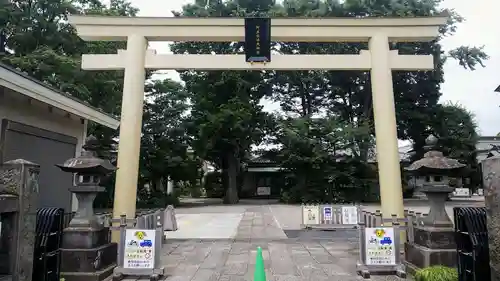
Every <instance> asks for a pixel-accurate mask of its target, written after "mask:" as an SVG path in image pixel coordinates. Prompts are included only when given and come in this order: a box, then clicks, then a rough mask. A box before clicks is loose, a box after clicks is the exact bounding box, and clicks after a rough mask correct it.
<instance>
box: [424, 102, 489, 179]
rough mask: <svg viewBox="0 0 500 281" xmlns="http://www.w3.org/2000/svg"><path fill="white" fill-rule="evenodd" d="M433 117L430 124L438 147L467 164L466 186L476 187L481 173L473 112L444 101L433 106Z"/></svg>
mask: <svg viewBox="0 0 500 281" xmlns="http://www.w3.org/2000/svg"><path fill="white" fill-rule="evenodd" d="M433 117H434V118H433V122H432V123H431V124H430V126H431V130H432V132H433V134H434V135H435V136H436V137H437V138H438V146H439V149H440V150H441V151H443V153H444V154H445V155H448V156H449V157H452V158H455V159H459V160H460V161H461V162H462V163H464V164H467V167H468V168H469V169H468V170H469V173H468V177H469V178H470V186H468V187H469V188H472V189H475V188H477V187H478V186H479V185H480V184H481V175H480V171H479V167H478V163H477V159H476V144H477V142H478V140H479V135H478V133H477V123H476V120H475V116H474V114H473V113H472V112H470V111H469V110H467V109H466V108H465V107H463V106H462V105H460V104H453V103H446V104H443V105H441V104H440V105H438V106H437V107H436V108H435V114H434V115H433Z"/></svg>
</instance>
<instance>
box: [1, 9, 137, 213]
mask: <svg viewBox="0 0 500 281" xmlns="http://www.w3.org/2000/svg"><path fill="white" fill-rule="evenodd" d="M137 12H138V10H137V9H136V8H134V7H133V6H131V4H130V3H129V2H128V1H125V0H111V1H110V5H109V6H106V5H104V4H103V3H101V2H100V1H98V0H69V1H66V0H40V1H32V0H10V1H2V6H1V7H0V27H2V31H3V33H4V34H5V48H6V52H5V53H0V61H2V62H4V63H7V64H9V65H11V66H13V67H15V68H18V69H20V70H22V71H23V72H25V73H27V74H28V75H30V76H32V77H34V78H36V79H38V80H40V81H42V82H44V83H46V84H48V85H50V86H53V87H55V88H58V89H60V90H61V91H63V92H65V93H67V94H69V95H72V96H74V97H76V98H79V99H81V100H83V101H85V102H88V103H89V104H90V105H92V106H94V107H97V108H101V109H102V110H104V111H106V112H108V113H111V114H114V115H119V114H120V110H121V109H120V108H121V106H120V105H121V97H122V85H123V72H118V71H99V72H92V71H84V70H82V69H81V55H82V54H86V53H105V54H106V53H116V52H117V50H118V49H125V47H126V45H125V43H124V42H84V41H82V40H81V39H80V38H79V37H78V36H77V35H76V33H75V31H74V29H73V28H72V26H71V25H69V23H68V15H71V14H77V15H80V14H95V15H115V16H135V15H136V14H137ZM90 125H91V126H90V127H89V134H93V135H95V136H96V137H97V138H98V139H99V140H100V143H101V145H102V149H103V150H108V149H110V148H111V146H112V144H113V138H114V137H115V136H116V135H117V133H118V132H117V131H115V130H110V129H107V128H104V127H103V126H97V125H96V124H90ZM105 154H108V153H105ZM107 187H108V189H107V194H101V195H100V197H101V199H102V200H100V202H101V203H102V204H101V206H105V205H108V204H110V203H111V202H112V198H113V192H114V191H113V190H114V186H113V181H112V180H109V182H108V184H107ZM98 201H99V200H98Z"/></svg>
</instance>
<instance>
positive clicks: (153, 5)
mask: <svg viewBox="0 0 500 281" xmlns="http://www.w3.org/2000/svg"><path fill="white" fill-rule="evenodd" d="M191 2H193V1H192V0H168V1H165V0H132V3H133V4H134V5H135V6H136V7H138V8H140V10H141V12H140V14H139V15H140V16H151V17H166V16H172V14H171V13H170V11H171V10H180V9H181V8H182V6H183V5H185V4H188V3H191ZM443 6H444V7H446V8H453V9H455V10H457V12H458V13H460V14H461V15H462V16H463V17H465V18H466V20H467V21H466V22H465V23H463V24H461V25H460V26H459V29H458V32H457V33H456V35H455V36H453V37H450V38H447V39H445V40H444V41H443V46H444V48H445V50H449V49H452V48H454V47H457V46H461V45H476V46H480V45H484V46H485V50H486V52H487V53H488V55H490V57H491V58H490V60H489V61H487V62H486V67H485V68H478V69H477V70H476V71H468V70H465V69H463V68H462V67H461V66H459V65H458V64H457V63H456V61H454V60H448V62H447V63H446V65H445V67H444V72H445V80H446V81H445V83H444V84H443V85H442V93H443V96H442V97H441V102H445V101H451V102H454V103H457V102H458V103H460V104H462V105H463V106H465V107H466V108H467V109H469V110H470V111H472V112H473V113H474V114H475V115H476V120H477V122H478V124H479V128H480V134H481V135H496V134H497V133H498V132H500V108H499V106H500V94H496V93H494V92H493V90H494V89H495V88H496V87H497V86H498V85H499V84H500V35H499V34H500V33H499V32H498V28H499V27H500V17H498V15H497V13H498V10H500V1H498V0H475V1H466V0H445V1H444V3H443ZM151 48H153V49H156V50H157V51H158V53H167V52H168V44H167V43H153V44H151ZM168 76H170V77H173V78H176V79H178V75H176V74H175V73H172V72H170V73H168ZM264 105H265V108H266V110H275V109H278V108H279V106H278V105H276V104H272V103H269V102H265V103H264Z"/></svg>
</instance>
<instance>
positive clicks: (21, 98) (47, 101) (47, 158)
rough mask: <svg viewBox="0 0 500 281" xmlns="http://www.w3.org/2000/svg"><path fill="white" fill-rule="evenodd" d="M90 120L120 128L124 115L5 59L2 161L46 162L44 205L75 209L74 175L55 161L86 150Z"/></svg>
mask: <svg viewBox="0 0 500 281" xmlns="http://www.w3.org/2000/svg"><path fill="white" fill-rule="evenodd" d="M89 121H91V122H96V123H98V124H101V125H103V126H106V127H109V128H112V129H116V128H118V126H119V124H120V121H119V120H118V119H116V118H115V117H113V116H111V115H108V114H106V113H104V112H102V111H100V110H98V109H96V108H93V107H91V106H90V105H88V104H85V103H83V102H82V101H79V100H77V99H75V98H73V97H71V96H70V95H68V94H65V93H62V92H60V91H58V90H56V89H53V88H51V87H49V86H47V85H45V84H44V83H42V82H40V81H37V80H35V79H33V78H31V77H29V76H28V75H25V74H24V73H22V72H20V71H17V70H15V69H13V68H11V67H9V66H6V65H4V64H0V163H2V162H5V161H9V160H13V159H20V158H22V159H26V160H28V161H31V162H34V163H37V164H39V165H40V177H39V181H40V182H39V183H40V200H39V207H62V208H64V209H65V211H66V212H69V211H71V209H73V210H74V209H75V207H76V200H74V199H73V198H72V197H71V194H70V192H69V191H68V187H70V186H71V185H72V176H71V175H70V174H68V173H63V172H61V171H60V170H59V168H57V167H56V166H55V164H62V163H63V162H64V161H65V160H67V159H69V158H71V157H74V156H75V155H80V152H81V148H82V145H83V142H84V140H85V138H86V135H87V126H88V124H89Z"/></svg>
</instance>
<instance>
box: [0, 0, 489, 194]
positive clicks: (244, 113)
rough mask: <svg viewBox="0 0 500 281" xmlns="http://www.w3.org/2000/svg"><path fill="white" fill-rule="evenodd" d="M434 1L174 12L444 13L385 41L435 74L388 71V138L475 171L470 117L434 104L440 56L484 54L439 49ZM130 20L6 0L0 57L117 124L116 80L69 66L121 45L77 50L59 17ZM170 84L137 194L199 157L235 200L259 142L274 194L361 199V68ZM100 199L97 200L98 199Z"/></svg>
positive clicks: (157, 105) (365, 134)
mask: <svg viewBox="0 0 500 281" xmlns="http://www.w3.org/2000/svg"><path fill="white" fill-rule="evenodd" d="M441 2H442V1H439V0H411V1H392V0H372V1H364V0H345V1H339V0H318V1H310V0H285V1H283V2H282V3H277V2H276V1H274V0H253V1H252V0H227V1H222V0H217V1H205V0H195V1H194V3H192V4H188V5H186V6H184V7H183V9H182V11H178V12H175V16H177V17H236V16H237V17H245V16H271V17H316V18H317V17H357V18H362V17H381V16H390V17H418V16H436V15H443V13H445V14H447V15H449V21H448V23H447V24H446V26H443V27H442V28H441V29H440V36H439V38H437V39H436V40H434V41H432V42H418V43H411V42H401V43H391V45H390V47H391V49H397V50H399V52H400V54H431V55H433V56H434V58H435V70H434V71H398V72H393V84H394V95H395V101H396V114H397V132H398V137H399V138H400V139H408V140H411V141H412V142H413V143H414V148H415V150H416V151H417V155H419V154H420V155H421V153H422V152H423V146H424V145H425V138H426V137H427V135H428V134H430V133H434V134H436V135H438V137H439V139H440V143H441V144H442V145H443V146H444V147H446V149H447V150H446V153H448V154H449V155H452V156H454V157H458V158H460V159H461V160H463V161H465V162H467V163H469V165H470V167H471V169H474V166H473V162H474V161H473V157H474V156H473V153H471V151H473V147H474V144H475V143H474V142H475V141H476V139H477V133H476V131H475V130H476V126H475V123H474V120H473V117H472V116H471V115H470V114H469V113H468V112H466V111H465V110H464V109H463V108H460V107H457V106H455V105H439V104H438V101H439V98H440V95H441V93H440V84H441V83H442V82H443V64H444V63H445V61H446V60H447V59H455V60H456V61H457V62H458V64H459V65H461V66H463V67H464V68H466V69H471V70H474V69H475V68H477V67H479V66H483V61H484V60H486V59H488V56H487V55H486V54H485V53H484V51H483V49H482V47H470V46H457V47H456V48H455V49H453V50H451V51H449V52H444V51H443V50H442V48H441V45H440V40H441V39H442V38H444V37H446V36H452V35H453V33H454V32H455V31H456V29H457V24H458V23H460V22H463V20H464V19H463V18H462V17H461V16H460V15H458V14H457V13H456V12H455V11H453V10H448V11H444V10H443V9H442V8H440V4H441ZM2 3H3V2H2ZM137 12H138V10H137V9H136V8H135V7H133V6H132V5H131V4H130V3H129V2H127V1H126V0H111V2H110V5H104V4H103V3H102V2H101V1H99V0H40V1H32V0H11V1H9V2H7V3H5V4H2V6H1V8H0V26H1V27H2V28H3V33H4V34H5V36H6V40H5V49H6V52H5V53H4V54H0V60H1V61H2V62H4V63H7V64H9V65H12V66H14V67H16V68H18V69H21V70H22V71H24V72H26V73H27V74H29V75H31V76H33V77H34V78H36V79H39V80H41V81H43V82H45V83H47V84H49V85H51V86H53V87H56V88H59V89H61V90H62V91H64V92H66V93H69V94H71V95H73V96H74V97H77V98H79V99H82V100H84V101H86V102H88V103H89V104H90V105H92V106H94V107H98V108H101V109H103V110H104V111H106V112H109V113H111V114H114V115H117V116H118V115H119V114H120V110H121V108H120V107H121V106H120V105H121V95H122V85H123V73H122V72H117V71H99V72H91V71H83V70H81V69H80V65H81V55H82V54H86V53H91V54H92V53H99V54H102V53H104V54H107V53H116V51H117V50H118V49H124V48H125V47H126V46H125V44H124V42H84V41H82V40H80V39H79V38H78V36H77V35H76V34H75V32H74V30H73V28H72V27H71V26H70V25H69V24H68V20H67V19H68V15H71V14H81V15H84V14H92V15H119V16H135V15H136V14H137ZM367 48H368V46H367V44H366V43H351V42H348V43H340V42H339V43H322V42H317V43H297V42H274V43H273V52H274V53H276V54H358V53H359V52H360V51H361V50H365V49H367ZM171 49H172V50H173V51H174V53H190V54H212V53H217V54H243V43H242V42H225V43H220V42H217V43H215V42H177V43H175V44H173V45H172V46H171ZM150 74H151V73H148V75H150ZM181 78H182V80H183V82H184V84H180V83H177V82H174V81H171V80H168V79H166V80H158V81H156V80H154V81H149V82H148V83H147V84H146V85H145V93H146V94H147V98H146V104H145V107H144V118H143V136H142V139H141V144H142V146H141V162H140V163H141V165H140V187H142V186H146V185H147V186H149V188H150V189H152V190H153V191H156V190H162V188H163V187H164V185H165V181H166V180H168V179H169V178H170V179H172V180H174V181H189V182H194V181H195V180H194V179H196V178H198V176H199V175H198V174H199V167H200V159H205V160H209V161H211V162H213V163H215V165H216V166H217V168H219V169H221V170H222V181H221V183H222V186H223V188H224V190H225V197H224V199H225V200H224V201H225V202H226V203H236V202H237V201H238V189H239V186H240V185H241V181H240V179H241V177H239V176H240V175H241V171H242V169H243V168H242V165H241V164H242V163H243V162H245V161H247V160H248V159H249V158H251V157H252V154H253V152H252V150H251V147H252V145H256V144H260V143H261V142H262V141H264V140H268V141H271V142H272V143H274V144H275V145H276V147H277V149H276V151H274V153H275V155H277V159H278V160H279V163H280V165H281V166H282V167H284V168H286V169H287V170H289V171H292V172H293V176H290V177H288V181H287V182H286V183H285V185H284V186H283V191H284V193H285V195H286V197H287V198H288V199H287V200H288V201H321V200H329V201H332V200H334V198H340V199H339V200H352V198H351V197H350V195H349V194H361V191H366V190H365V188H364V187H365V186H366V185H368V184H369V183H370V180H369V179H368V178H369V177H371V178H373V177H374V175H373V173H374V171H375V169H373V168H370V165H371V164H373V161H374V151H375V150H376V148H375V147H374V139H375V137H376V136H375V132H374V125H373V113H372V100H371V99H372V97H371V81H370V73H369V71H318V70H316V71H253V72H250V71H194V70H193V71H183V72H182V73H181ZM263 98H267V99H271V100H273V101H275V102H277V103H279V104H280V106H281V112H280V114H275V113H272V114H269V113H266V112H264V111H263V108H262V105H261V102H262V99H263ZM90 132H91V133H92V134H94V135H96V136H97V137H98V139H99V140H100V141H101V143H102V144H103V147H107V148H108V149H109V147H111V146H112V144H113V141H112V140H113V138H115V137H116V136H117V132H115V131H111V130H107V129H105V128H102V127H100V126H92V127H91V130H90ZM190 148H192V150H194V152H191V149H190ZM367 175H369V176H367ZM361 187H363V188H362V189H363V190H360V189H359V188H361ZM143 190H144V189H143ZM111 192H112V190H111ZM365 193H366V192H365ZM148 196H150V195H148ZM367 196H368V195H367ZM150 197H151V196H150ZM362 197H363V196H362ZM364 197H366V196H364ZM364 197H363V198H364ZM111 198H112V196H110V195H109V194H108V199H107V201H108V202H109V201H111ZM359 198H360V197H358V199H359Z"/></svg>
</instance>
